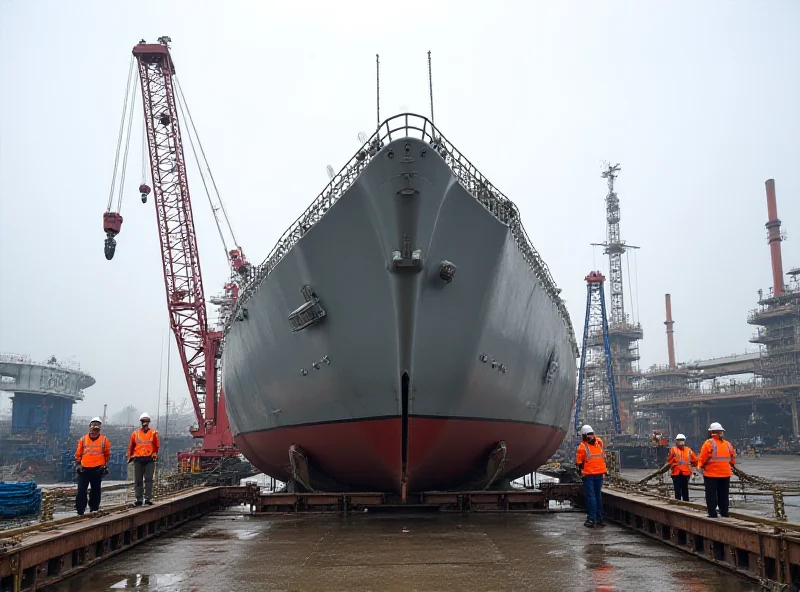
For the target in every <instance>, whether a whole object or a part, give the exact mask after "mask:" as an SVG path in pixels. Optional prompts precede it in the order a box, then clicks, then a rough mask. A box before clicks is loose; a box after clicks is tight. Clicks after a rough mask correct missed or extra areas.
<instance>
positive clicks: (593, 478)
mask: <svg viewBox="0 0 800 592" xmlns="http://www.w3.org/2000/svg"><path fill="white" fill-rule="evenodd" d="M583 495H584V497H585V498H586V519H587V520H591V521H592V522H599V521H600V520H602V519H603V476H602V475H585V476H584V477H583Z"/></svg>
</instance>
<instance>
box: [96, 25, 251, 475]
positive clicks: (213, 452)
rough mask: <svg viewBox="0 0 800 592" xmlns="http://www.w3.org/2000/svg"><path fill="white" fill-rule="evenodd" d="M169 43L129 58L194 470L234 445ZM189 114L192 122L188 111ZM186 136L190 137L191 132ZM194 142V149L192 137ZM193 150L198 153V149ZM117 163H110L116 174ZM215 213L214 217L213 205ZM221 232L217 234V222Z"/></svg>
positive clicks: (145, 190) (233, 290)
mask: <svg viewBox="0 0 800 592" xmlns="http://www.w3.org/2000/svg"><path fill="white" fill-rule="evenodd" d="M169 42H170V39H169V37H160V38H159V40H158V43H145V42H144V40H142V41H140V42H139V44H137V45H136V46H135V47H134V48H133V60H135V62H136V65H137V67H138V68H137V69H138V78H139V81H140V82H141V96H142V104H143V107H144V136H145V137H146V145H147V151H146V155H145V154H143V159H144V158H145V156H147V160H149V164H150V167H149V168H150V173H151V177H152V184H153V189H152V191H153V197H154V199H153V201H154V203H155V209H156V221H157V223H158V235H159V241H160V245H161V260H162V265H163V271H164V285H165V287H166V296H167V308H168V310H169V315H170V326H171V328H172V331H173V333H174V334H175V340H176V341H177V345H178V353H179V355H180V359H181V363H182V365H183V370H184V374H185V377H186V383H187V385H188V387H189V394H190V396H191V399H192V405H193V407H194V412H195V416H196V418H197V427H196V428H192V429H191V430H190V431H191V434H192V435H193V436H194V437H195V438H202V441H203V446H202V448H201V449H200V450H193V451H192V452H190V453H184V454H183V455H182V457H183V458H182V460H190V461H192V463H191V466H192V468H193V469H195V470H197V468H198V467H199V466H200V464H204V463H202V462H201V461H203V460H206V459H209V460H212V459H217V458H219V457H222V456H232V455H236V454H238V451H237V450H236V449H235V448H234V447H233V437H232V434H231V430H230V425H229V423H228V417H227V414H226V411H225V395H224V392H223V391H222V389H221V388H220V377H219V363H220V358H221V355H222V331H219V330H211V329H210V328H209V325H208V315H207V312H206V301H205V293H204V289H203V278H202V273H201V271H200V254H199V252H198V248H197V237H196V234H195V224H194V219H193V216H192V204H191V198H190V195H189V185H188V181H187V171H186V160H185V158H184V145H183V139H182V136H181V129H180V122H179V117H178V112H179V109H180V110H181V112H183V107H184V104H185V101H183V104H179V103H178V101H177V94H176V92H175V90H176V89H175V83H176V79H175V64H174V63H173V61H172V57H171V55H170V51H169V46H168V43H169ZM133 60H132V61H131V68H130V69H129V74H128V89H127V91H126V100H125V105H126V106H127V104H128V96H129V95H131V99H130V103H131V104H130V113H129V114H128V122H129V123H128V133H127V140H126V143H125V157H126V156H127V152H128V144H129V140H130V129H131V125H130V123H131V118H132V112H133V110H134V107H133V105H134V103H135V96H134V95H132V94H131V92H130V91H131V90H133V93H134V94H135V90H134V88H133V87H134V86H135V77H136V76H135V75H134V76H133V78H134V82H133V84H131V74H132V72H133V64H134V62H133ZM181 96H182V95H181ZM189 117H190V121H191V115H190V116H189ZM184 121H185V118H184ZM124 122H125V108H124V109H123V117H122V123H121V125H120V141H119V142H118V145H117V161H118V160H119V150H120V144H121V140H122V136H123V133H122V132H123V128H124ZM192 127H193V125H192ZM188 129H189V128H188V126H187V130H188ZM195 133H196V131H195ZM189 139H190V141H191V136H189ZM192 148H193V150H194V144H193V143H192ZM201 150H202V145H201ZM144 151H145V150H144V148H143V152H144ZM195 156H197V153H196V152H195ZM204 156H205V155H204ZM125 157H123V163H122V169H121V171H122V172H121V177H120V179H121V180H120V188H119V192H120V202H121V195H122V184H124V176H125V173H124V171H125ZM116 164H117V163H116V162H115V178H116ZM198 164H199V162H198ZM142 172H143V179H142V183H141V185H140V186H139V191H140V193H141V198H142V202H146V201H147V196H148V195H149V193H150V187H149V186H148V185H147V184H146V183H145V180H144V172H145V164H144V160H143V164H142ZM212 180H213V177H212ZM204 184H205V179H204ZM206 189H207V187H206ZM113 193H114V181H113V180H112V190H111V194H112V197H111V198H109V208H108V211H107V212H106V213H105V214H104V215H103V228H104V230H105V232H106V241H105V255H106V258H107V259H111V258H112V257H113V256H114V251H115V248H116V241H115V240H114V237H115V236H116V235H117V234H118V233H119V231H120V228H121V225H122V216H121V215H120V214H119V205H120V204H119V202H118V206H117V211H116V212H114V211H111V201H112V198H113ZM209 199H210V197H209ZM223 211H224V210H223ZM214 215H215V218H217V216H216V211H215V212H214ZM226 218H227V214H226ZM217 224H218V226H219V218H217ZM220 236H222V230H221V228H220ZM223 244H224V238H223ZM226 252H227V255H228V259H229V264H230V265H231V269H232V271H233V272H238V274H239V275H241V274H243V273H245V272H246V271H247V269H248V267H249V266H248V264H247V261H246V259H245V258H244V254H243V253H242V251H241V249H240V248H239V247H237V248H235V249H232V250H230V251H228V250H227V245H226ZM233 275H234V276H235V275H237V274H236V273H234V274H233ZM237 295H238V286H237V285H236V284H235V282H229V283H227V284H226V285H225V295H224V296H223V297H218V298H216V299H214V300H212V302H213V303H215V304H220V305H222V306H223V308H225V309H227V310H230V309H231V308H232V305H233V302H234V301H235V299H236V296H237ZM179 456H181V455H179Z"/></svg>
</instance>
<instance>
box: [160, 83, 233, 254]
mask: <svg viewBox="0 0 800 592" xmlns="http://www.w3.org/2000/svg"><path fill="white" fill-rule="evenodd" d="M174 78H175V82H176V83H177V77H174ZM178 89H179V92H180V85H178ZM175 98H176V103H177V104H178V109H179V110H180V112H181V115H182V117H183V121H187V118H186V113H185V112H184V107H185V109H186V111H188V110H189V107H188V106H185V100H181V99H182V98H183V93H180V95H179V96H176V97H175ZM186 132H187V133H186V136H187V137H188V138H189V145H190V146H191V147H192V153H193V154H194V160H195V162H196V163H197V168H198V169H199V170H200V178H201V179H202V180H203V187H204V188H205V190H206V197H207V198H208V205H209V206H211V213H212V214H213V215H214V222H215V223H216V225H217V232H219V238H220V240H221V241H222V246H223V248H224V249H225V260H226V261H227V260H228V244H227V243H226V242H225V235H224V233H223V232H222V226H221V225H220V222H219V216H217V209H216V208H215V207H214V202H213V200H212V199H211V193H210V192H209V190H208V183H206V177H205V175H204V174H203V167H202V166H201V165H200V159H199V157H198V155H197V150H196V149H195V147H194V140H192V134H191V130H189V129H188V126H187V129H186ZM195 133H196V132H195ZM197 142H198V144H199V143H200V139H199V138H198V140H197ZM204 156H205V155H204ZM206 164H207V163H206ZM209 172H210V171H209ZM217 197H219V193H217ZM220 204H221V202H220ZM228 228H230V226H228ZM231 234H233V233H231ZM233 240H234V241H235V240H236V238H234V239H233Z"/></svg>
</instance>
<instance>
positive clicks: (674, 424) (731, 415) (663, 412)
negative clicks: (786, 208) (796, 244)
mask: <svg viewBox="0 0 800 592" xmlns="http://www.w3.org/2000/svg"><path fill="white" fill-rule="evenodd" d="M765 185H766V195H767V213H768V220H767V223H766V228H767V240H768V243H769V247H770V258H771V268H772V279H773V285H772V287H771V288H769V289H768V290H766V291H764V290H759V291H758V295H759V298H758V307H757V308H756V309H754V310H751V311H750V312H749V313H748V314H747V317H746V321H747V323H749V324H751V325H753V326H754V327H755V331H754V333H753V335H752V337H751V338H750V342H751V343H753V344H757V346H758V350H757V351H753V352H748V353H743V354H738V355H731V356H726V357H721V358H715V359H710V360H702V361H695V362H689V363H678V362H677V361H676V359H675V346H674V335H673V325H674V320H673V319H672V307H671V296H670V295H669V294H667V295H666V321H665V325H666V331H667V354H668V363H667V364H665V365H654V366H652V367H650V368H649V369H648V370H647V371H646V372H644V373H642V374H641V376H640V382H639V385H638V389H637V393H636V395H635V409H636V413H635V416H636V421H637V422H638V424H639V426H638V428H639V429H640V430H644V429H646V428H645V427H644V426H648V427H649V429H651V430H652V429H653V428H654V427H656V426H657V427H658V428H660V429H663V430H664V432H665V433H667V434H670V435H671V436H672V437H674V435H675V434H676V433H677V432H683V433H685V434H687V435H688V436H690V438H691V439H693V440H694V441H695V442H698V441H700V440H701V439H704V438H705V437H706V429H707V427H708V425H709V423H710V422H711V421H719V422H721V423H722V425H723V426H724V427H725V430H726V435H727V437H728V438H729V439H731V440H732V441H734V443H736V444H737V446H738V447H740V448H741V449H742V450H743V451H749V452H751V453H778V454H795V453H800V421H799V418H798V410H797V399H798V397H800V278H799V277H798V276H800V268H797V267H795V268H792V269H790V270H789V272H788V273H786V274H784V272H783V261H782V254H781V242H782V241H783V240H784V235H783V233H782V232H781V221H780V219H779V218H778V212H777V203H776V194H775V181H774V180H773V179H769V180H767V181H766V184H765ZM743 320H744V319H743Z"/></svg>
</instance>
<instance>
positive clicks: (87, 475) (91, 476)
mask: <svg viewBox="0 0 800 592" xmlns="http://www.w3.org/2000/svg"><path fill="white" fill-rule="evenodd" d="M102 481H103V467H95V468H93V469H85V468H84V469H81V471H80V473H78V495H76V496H75V509H76V510H77V511H78V515H79V516H80V515H82V514H83V513H84V512H85V511H86V490H87V489H89V486H90V485H91V486H92V490H91V492H90V493H89V510H90V511H92V512H96V511H97V510H99V509H100V484H101V483H102Z"/></svg>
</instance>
